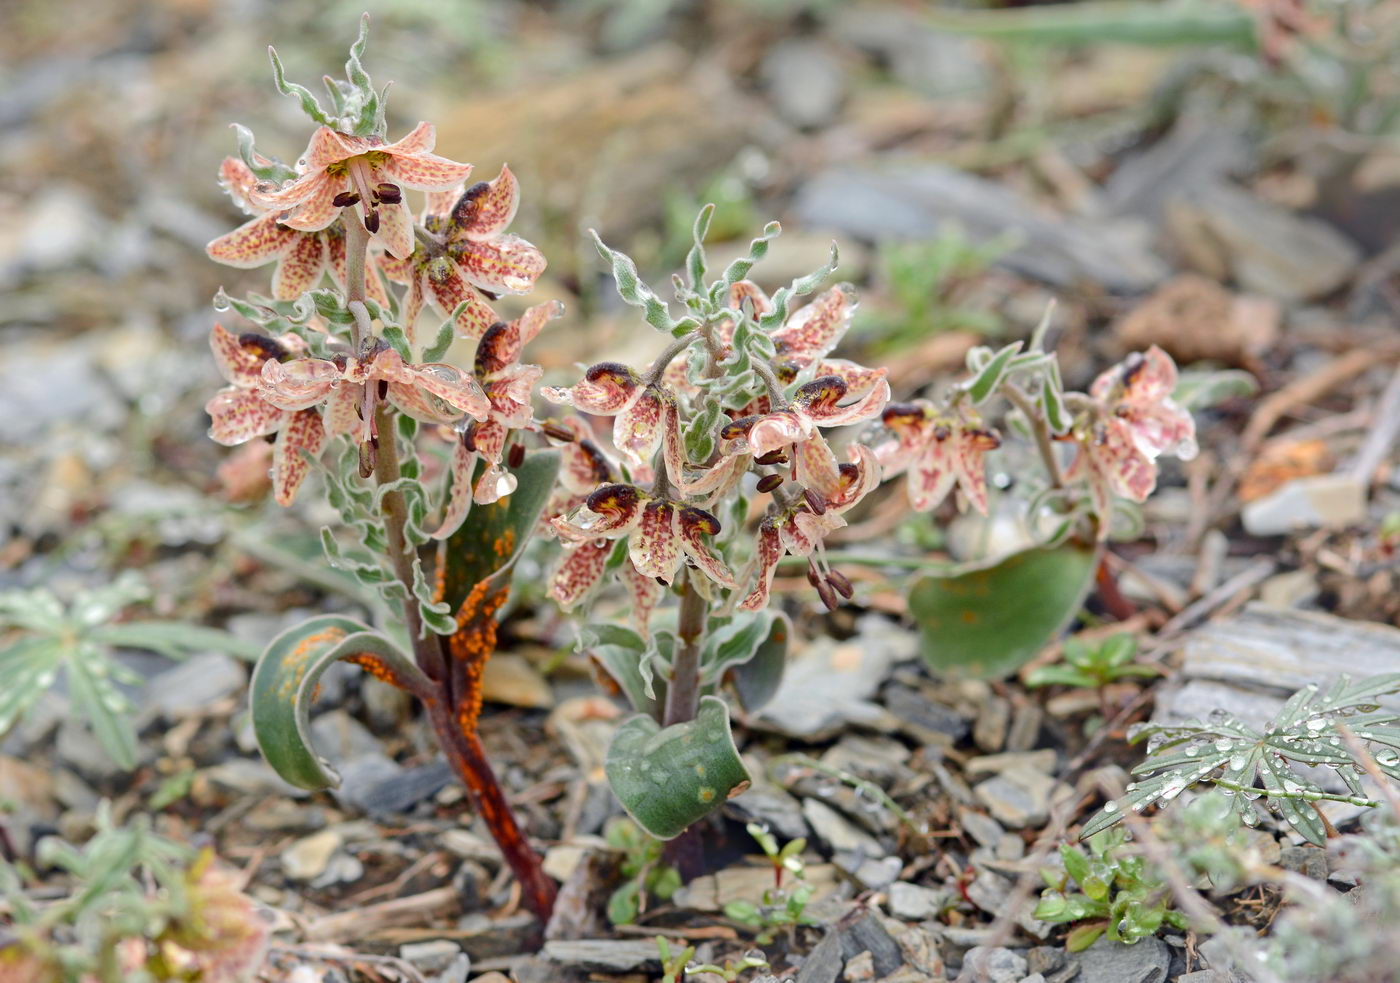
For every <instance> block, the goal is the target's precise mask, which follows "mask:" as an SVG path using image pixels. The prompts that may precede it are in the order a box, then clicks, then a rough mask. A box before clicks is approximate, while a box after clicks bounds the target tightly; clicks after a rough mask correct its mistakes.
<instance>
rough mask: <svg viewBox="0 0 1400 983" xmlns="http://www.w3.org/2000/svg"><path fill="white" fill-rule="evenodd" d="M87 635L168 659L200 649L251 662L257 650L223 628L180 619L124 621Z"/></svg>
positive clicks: (104, 626) (109, 643)
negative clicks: (207, 626)
mask: <svg viewBox="0 0 1400 983" xmlns="http://www.w3.org/2000/svg"><path fill="white" fill-rule="evenodd" d="M88 637H89V638H92V639H93V640H95V641H99V642H104V643H106V644H108V645H117V646H120V647H122V648H132V649H146V650H147V651H151V652H159V653H160V654H161V655H164V656H166V657H167V658H171V659H178V658H181V657H182V656H185V655H188V654H189V653H191V652H200V651H203V652H223V653H225V654H226V655H231V656H233V657H234V658H237V659H245V660H247V661H248V662H252V661H253V660H255V659H256V658H257V657H258V654H259V652H260V649H259V648H258V647H257V646H256V645H254V644H253V643H252V642H248V641H245V640H243V639H241V638H236V637H234V636H233V635H230V634H229V633H228V632H226V631H220V630H219V629H217V628H206V627H204V626H203V625H191V624H186V623H184V622H180V621H124V622H122V623H121V624H116V625H101V626H99V627H97V628H94V629H93V630H92V631H91V632H89V633H88Z"/></svg>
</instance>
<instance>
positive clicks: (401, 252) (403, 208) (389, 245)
mask: <svg viewBox="0 0 1400 983" xmlns="http://www.w3.org/2000/svg"><path fill="white" fill-rule="evenodd" d="M374 238H375V239H376V240H377V241H379V242H382V243H383V244H384V248H385V250H387V251H388V253H389V255H390V256H393V257H395V258H397V259H408V257H409V256H411V255H413V213H412V212H410V211H409V210H408V206H407V205H406V204H404V203H403V202H398V203H397V204H390V205H380V206H379V230H378V231H377V232H375V233H374Z"/></svg>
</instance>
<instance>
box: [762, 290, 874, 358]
mask: <svg viewBox="0 0 1400 983" xmlns="http://www.w3.org/2000/svg"><path fill="white" fill-rule="evenodd" d="M855 309H856V305H855V299H854V296H853V295H852V293H851V288H850V287H849V286H848V285H845V284H842V285H839V286H835V287H832V288H831V289H830V290H828V291H826V293H824V294H822V295H821V296H820V297H818V298H817V299H816V300H814V301H812V302H811V303H810V304H808V305H807V306H806V307H803V308H801V309H800V310H797V311H795V312H794V313H793V314H792V316H791V317H789V318H788V319H787V323H786V324H784V325H783V326H782V327H781V328H779V329H778V330H777V331H774V332H773V342H774V344H776V345H777V347H778V354H779V355H784V356H786V357H788V358H790V359H793V360H794V361H796V362H797V363H798V364H799V366H806V365H810V364H811V363H812V362H814V361H816V360H817V359H820V358H824V357H825V356H826V355H827V354H828V353H829V352H830V351H831V350H832V349H833V348H835V347H836V345H837V343H838V342H840V340H841V336H842V335H844V334H845V333H846V331H847V329H848V328H850V326H851V316H852V315H853V314H854V313H855Z"/></svg>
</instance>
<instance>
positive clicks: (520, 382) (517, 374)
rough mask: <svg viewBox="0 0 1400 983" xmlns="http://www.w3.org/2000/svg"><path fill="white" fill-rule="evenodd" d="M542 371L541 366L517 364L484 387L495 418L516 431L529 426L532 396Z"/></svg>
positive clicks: (531, 413)
mask: <svg viewBox="0 0 1400 983" xmlns="http://www.w3.org/2000/svg"><path fill="white" fill-rule="evenodd" d="M543 374H544V369H542V368H540V367H539V366H538V365H517V366H516V367H515V368H514V369H512V370H511V371H509V372H502V373H501V374H500V375H499V376H498V377H497V378H495V379H492V380H491V381H489V382H487V383H486V385H484V386H482V389H483V390H485V392H486V398H487V399H488V400H489V401H490V403H491V416H492V418H493V419H495V420H497V421H499V422H500V423H502V424H504V425H506V426H508V427H514V428H515V429H517V430H519V429H523V428H525V427H527V426H529V424H530V420H531V418H532V416H533V415H534V414H533V410H532V407H531V406H530V396H531V395H532V394H533V393H534V391H535V384H536V383H538V382H539V381H540V376H541V375H543Z"/></svg>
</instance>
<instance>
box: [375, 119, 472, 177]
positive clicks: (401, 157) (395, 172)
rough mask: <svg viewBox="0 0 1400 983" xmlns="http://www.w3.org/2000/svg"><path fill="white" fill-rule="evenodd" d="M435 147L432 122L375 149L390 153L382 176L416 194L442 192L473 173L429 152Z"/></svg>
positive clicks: (470, 169)
mask: <svg viewBox="0 0 1400 983" xmlns="http://www.w3.org/2000/svg"><path fill="white" fill-rule="evenodd" d="M436 145H437V130H436V129H435V128H434V127H433V125H432V124H431V123H427V122H420V123H419V124H418V125H417V126H415V127H414V128H413V129H412V130H411V131H410V132H409V133H408V134H407V135H405V136H403V137H402V138H400V139H399V140H397V141H395V142H394V143H391V144H389V145H387V146H384V147H380V148H378V149H379V150H381V151H383V152H384V153H386V154H389V161H388V163H387V164H386V165H385V168H384V169H385V173H386V174H388V175H390V180H392V181H396V182H397V183H399V184H402V185H405V186H406V187H409V188H416V189H417V190H419V191H442V190H445V189H447V188H450V187H452V186H453V185H454V184H457V183H458V182H460V181H465V180H466V179H467V176H468V175H470V174H471V172H472V165H470V164H459V163H457V162H456V161H455V160H448V159H447V158H446V157H439V156H438V155H437V154H434V153H432V152H431V151H432V149H433V147H435V146H436Z"/></svg>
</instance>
